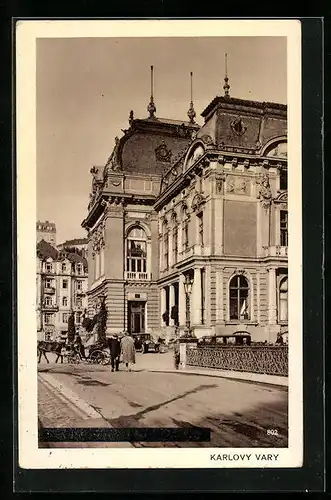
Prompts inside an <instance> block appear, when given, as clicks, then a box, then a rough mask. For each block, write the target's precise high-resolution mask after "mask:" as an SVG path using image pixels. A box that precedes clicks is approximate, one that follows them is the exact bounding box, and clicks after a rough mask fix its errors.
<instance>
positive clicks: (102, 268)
mask: <svg viewBox="0 0 331 500" xmlns="http://www.w3.org/2000/svg"><path fill="white" fill-rule="evenodd" d="M104 274H105V249H104V247H103V246H102V247H101V249H100V276H103V275H104Z"/></svg>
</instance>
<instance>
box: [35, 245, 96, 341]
mask: <svg viewBox="0 0 331 500" xmlns="http://www.w3.org/2000/svg"><path fill="white" fill-rule="evenodd" d="M36 271H37V276H36V284H37V303H36V312H37V329H38V340H55V339H56V337H57V335H58V334H59V333H60V332H62V331H64V332H66V331H67V330H68V319H69V314H70V312H71V311H73V312H74V314H75V324H76V326H77V327H79V326H80V324H81V321H82V318H83V314H84V310H85V309H87V260H86V259H85V258H84V257H82V256H81V255H79V254H77V253H71V252H66V251H64V250H60V251H59V250H57V249H56V248H55V247H53V246H52V245H51V244H50V243H48V242H46V241H44V240H41V241H39V242H38V243H37V270H36Z"/></svg>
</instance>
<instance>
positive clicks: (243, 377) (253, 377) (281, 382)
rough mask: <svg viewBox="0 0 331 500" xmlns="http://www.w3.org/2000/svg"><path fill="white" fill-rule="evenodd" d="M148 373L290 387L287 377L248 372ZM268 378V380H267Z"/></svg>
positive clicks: (189, 371) (167, 371)
mask: <svg viewBox="0 0 331 500" xmlns="http://www.w3.org/2000/svg"><path fill="white" fill-rule="evenodd" d="M146 371H150V372H154V373H180V374H182V375H203V376H205V377H215V378H224V379H228V380H232V381H236V382H243V383H247V384H262V385H272V386H274V387H281V388H283V389H286V388H287V387H288V378H287V377H278V376H275V377H277V378H275V379H272V378H271V377H274V375H263V374H259V373H247V372H238V374H237V373H235V372H226V371H224V372H216V373H213V372H211V371H206V372H203V371H195V370H186V369H179V370H174V369H171V370H170V369H169V370H167V369H164V370H157V369H155V368H153V369H148V368H146ZM239 374H240V375H239ZM266 377H268V378H266Z"/></svg>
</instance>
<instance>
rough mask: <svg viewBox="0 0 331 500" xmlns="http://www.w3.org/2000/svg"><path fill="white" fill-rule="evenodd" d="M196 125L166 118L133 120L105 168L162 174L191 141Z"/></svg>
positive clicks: (117, 143)
mask: <svg viewBox="0 0 331 500" xmlns="http://www.w3.org/2000/svg"><path fill="white" fill-rule="evenodd" d="M199 128H200V127H199V125H198V124H196V123H194V124H191V123H189V122H187V121H185V120H183V121H181V120H172V119H168V118H155V117H153V118H146V119H133V120H132V121H131V123H130V127H129V128H128V129H127V130H123V132H124V135H123V136H122V137H121V138H120V139H118V138H116V139H115V148H114V150H113V152H112V154H111V156H110V157H109V158H108V160H107V163H106V167H105V168H106V169H109V171H115V172H116V171H119V172H126V173H137V174H150V175H155V174H157V175H162V174H163V173H164V172H165V170H167V169H168V168H169V165H170V164H171V161H172V160H173V158H174V157H176V156H177V155H179V154H181V153H182V151H184V150H185V149H186V148H187V146H188V144H189V143H190V142H191V140H192V134H193V132H194V131H197V130H199Z"/></svg>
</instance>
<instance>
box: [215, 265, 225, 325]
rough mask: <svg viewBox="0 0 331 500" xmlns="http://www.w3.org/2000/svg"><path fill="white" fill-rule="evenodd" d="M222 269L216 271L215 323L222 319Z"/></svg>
mask: <svg viewBox="0 0 331 500" xmlns="http://www.w3.org/2000/svg"><path fill="white" fill-rule="evenodd" d="M223 301H224V297H223V271H222V270H220V269H218V270H217V271H216V323H217V322H222V321H224V306H223Z"/></svg>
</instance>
